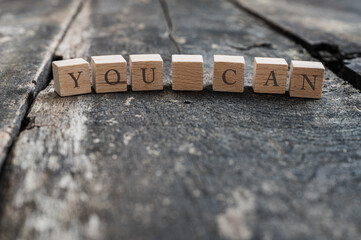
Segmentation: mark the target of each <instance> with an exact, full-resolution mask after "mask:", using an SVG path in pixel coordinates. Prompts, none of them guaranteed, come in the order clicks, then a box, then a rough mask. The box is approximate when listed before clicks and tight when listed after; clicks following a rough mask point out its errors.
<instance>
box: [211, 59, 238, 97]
mask: <svg viewBox="0 0 361 240" xmlns="http://www.w3.org/2000/svg"><path fill="white" fill-rule="evenodd" d="M213 59H214V60H213V91H219V92H243V91H244V65H245V63H244V58H243V57H242V56H226V55H214V58H213Z"/></svg>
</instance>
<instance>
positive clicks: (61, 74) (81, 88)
mask: <svg viewBox="0 0 361 240" xmlns="http://www.w3.org/2000/svg"><path fill="white" fill-rule="evenodd" d="M52 67H53V78H54V88H55V92H57V93H58V94H59V95H60V96H62V97H64V96H72V95H78V94H85V93H91V85H90V73H89V63H88V62H87V61H85V60H84V59H82V58H76V59H69V60H61V61H54V62H53V63H52Z"/></svg>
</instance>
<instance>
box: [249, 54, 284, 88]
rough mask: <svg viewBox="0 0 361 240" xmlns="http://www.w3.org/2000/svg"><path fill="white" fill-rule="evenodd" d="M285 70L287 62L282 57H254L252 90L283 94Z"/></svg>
mask: <svg viewBox="0 0 361 240" xmlns="http://www.w3.org/2000/svg"><path fill="white" fill-rule="evenodd" d="M287 72H288V64H287V62H286V60H285V59H283V58H262V57H256V58H254V62H253V91H254V92H256V93H275V94H285V93H286V82H287Z"/></svg>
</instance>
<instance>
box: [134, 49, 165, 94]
mask: <svg viewBox="0 0 361 240" xmlns="http://www.w3.org/2000/svg"><path fill="white" fill-rule="evenodd" d="M129 64H130V79H131V83H132V90H133V91H152V90H163V59H162V57H161V56H160V55H159V54H136V55H130V56H129Z"/></svg>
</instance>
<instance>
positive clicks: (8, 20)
mask: <svg viewBox="0 0 361 240" xmlns="http://www.w3.org/2000/svg"><path fill="white" fill-rule="evenodd" d="M80 3H81V2H80V0H77V1H70V0H69V1H68V0H67V1H57V0H49V1H45V0H36V1H31V2H30V1H29V2H27V3H25V2H23V1H10V0H7V1H1V9H0V43H1V44H0V52H1V57H0V167H1V166H2V163H3V160H4V159H5V157H6V154H7V152H8V148H9V147H10V146H11V144H12V142H13V141H14V139H15V138H16V136H17V135H18V132H19V129H20V126H21V122H22V120H23V119H24V117H25V115H26V111H27V110H28V108H29V103H30V102H31V101H32V99H33V97H34V96H35V95H36V94H37V93H38V92H39V91H40V90H41V89H43V88H44V87H45V86H46V85H47V83H48V81H49V78H48V74H49V73H50V62H51V59H52V57H53V53H54V51H55V48H56V46H57V45H58V43H59V41H60V39H61V37H62V36H63V35H64V32H65V30H66V28H67V26H68V25H69V23H70V21H71V19H72V17H73V16H74V15H75V13H76V12H77V11H78V9H79V7H80Z"/></svg>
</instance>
